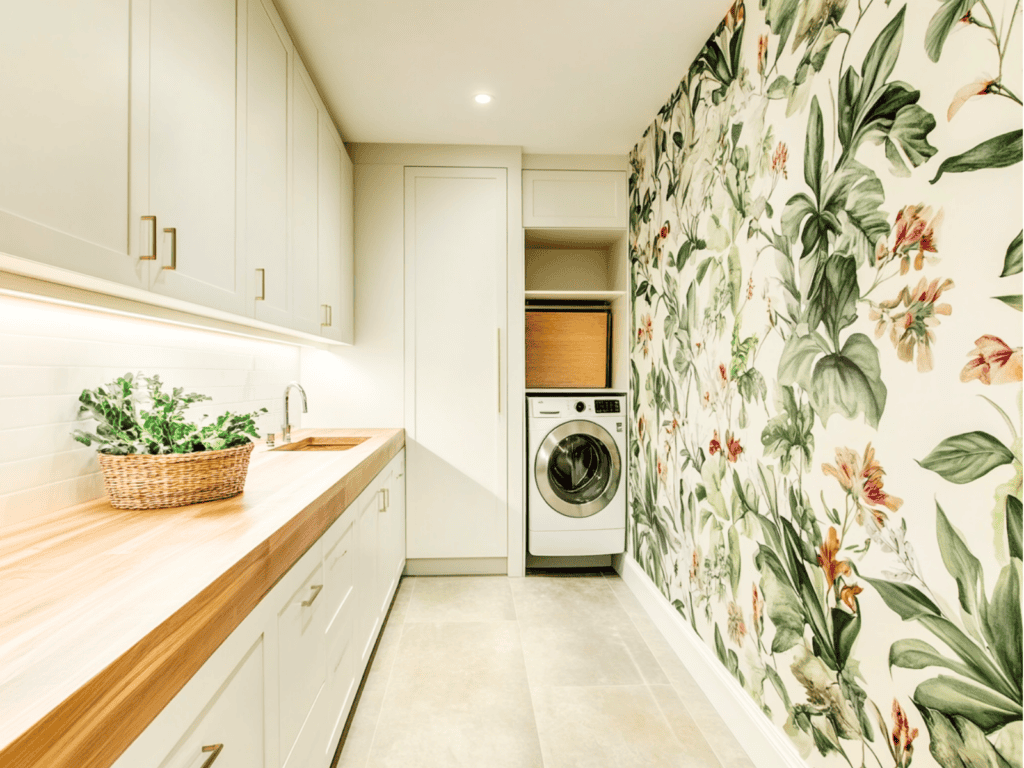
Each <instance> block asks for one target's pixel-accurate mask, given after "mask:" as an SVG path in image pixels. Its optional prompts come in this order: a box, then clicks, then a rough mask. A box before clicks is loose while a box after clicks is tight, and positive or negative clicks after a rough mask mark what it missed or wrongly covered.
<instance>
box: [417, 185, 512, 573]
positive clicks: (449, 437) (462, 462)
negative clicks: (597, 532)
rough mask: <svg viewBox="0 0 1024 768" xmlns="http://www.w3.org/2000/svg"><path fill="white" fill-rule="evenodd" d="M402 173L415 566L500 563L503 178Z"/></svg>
mask: <svg viewBox="0 0 1024 768" xmlns="http://www.w3.org/2000/svg"><path fill="white" fill-rule="evenodd" d="M405 174H406V176H405V179H406V190H405V257H406V340H407V341H406V370H407V371H408V372H409V373H408V374H407V376H406V380H407V382H410V385H411V386H410V389H409V390H407V400H406V402H407V407H406V414H407V416H406V418H407V423H406V430H407V438H406V440H407V441H406V449H407V450H406V460H407V468H408V471H407V479H408V499H409V500H410V503H409V506H408V512H407V531H408V555H409V557H412V558H445V557H450V558H455V557H460V558H461V557H505V556H506V554H507V551H506V538H507V528H508V526H507V514H506V504H505V496H506V484H507V466H506V462H505V453H506V446H505V413H506V412H507V410H508V408H507V403H506V402H505V400H506V397H505V394H504V392H503V391H502V389H503V376H502V373H503V372H504V371H505V370H507V366H506V365H505V364H504V362H502V360H500V359H499V358H504V357H505V356H506V355H505V346H506V345H505V344H504V343H503V340H504V337H505V334H504V326H505V308H506V296H505V285H506V281H505V264H506V253H507V240H506V231H507V230H506V189H507V186H506V171H505V170H503V169H479V168H406V169H405ZM499 333H501V336H502V337H503V338H502V342H499ZM410 340H411V343H410Z"/></svg>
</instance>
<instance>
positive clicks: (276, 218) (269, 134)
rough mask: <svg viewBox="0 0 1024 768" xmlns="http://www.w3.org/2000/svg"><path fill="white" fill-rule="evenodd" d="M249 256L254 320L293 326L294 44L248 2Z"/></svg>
mask: <svg viewBox="0 0 1024 768" xmlns="http://www.w3.org/2000/svg"><path fill="white" fill-rule="evenodd" d="M247 2H248V18H247V23H246V28H247V30H246V32H247V34H246V44H247V51H246V137H245V141H246V160H245V164H246V169H245V175H246V183H245V199H246V232H245V241H246V250H247V253H248V257H247V261H248V264H249V268H250V275H249V278H250V279H251V280H252V281H253V286H254V290H253V292H252V295H253V296H254V297H255V299H256V301H255V313H254V314H255V317H256V319H258V320H263V321H264V322H267V323H274V324H275V325H284V326H291V324H292V312H291V290H290V288H289V285H288V277H289V275H288V95H289V94H288V62H289V57H290V56H291V43H290V42H289V39H288V34H287V32H286V31H285V29H284V25H283V24H281V21H280V19H279V18H278V16H277V11H276V10H274V7H273V5H272V4H271V3H270V2H269V0H266V2H265V0H247Z"/></svg>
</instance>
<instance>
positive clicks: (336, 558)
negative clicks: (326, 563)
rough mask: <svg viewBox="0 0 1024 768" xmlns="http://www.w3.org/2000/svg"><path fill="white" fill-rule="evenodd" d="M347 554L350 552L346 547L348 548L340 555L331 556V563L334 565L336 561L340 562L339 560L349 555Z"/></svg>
mask: <svg viewBox="0 0 1024 768" xmlns="http://www.w3.org/2000/svg"><path fill="white" fill-rule="evenodd" d="M347 554H348V550H347V549H346V550H345V551H344V552H342V553H341V554H340V555H338V556H337V557H332V558H331V565H334V564H335V563H336V562H338V561H339V560H343V559H344V558H345V555H347Z"/></svg>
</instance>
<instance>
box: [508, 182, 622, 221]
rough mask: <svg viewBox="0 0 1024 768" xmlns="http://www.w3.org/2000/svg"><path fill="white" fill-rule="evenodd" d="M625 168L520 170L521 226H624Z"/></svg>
mask: <svg viewBox="0 0 1024 768" xmlns="http://www.w3.org/2000/svg"><path fill="white" fill-rule="evenodd" d="M628 224H629V215H628V203H627V190H626V173H625V171H523V226H524V227H526V228H527V229H529V228H531V227H567V228H576V227H579V228H588V229H605V228H609V229H625V228H626V227H627V226H628Z"/></svg>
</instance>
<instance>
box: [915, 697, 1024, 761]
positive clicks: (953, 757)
mask: <svg viewBox="0 0 1024 768" xmlns="http://www.w3.org/2000/svg"><path fill="white" fill-rule="evenodd" d="M914 705H915V706H916V707H917V709H918V711H919V712H920V713H921V717H922V718H923V719H924V723H925V726H926V727H927V728H928V749H929V751H930V752H931V753H932V757H934V758H935V762H936V763H938V764H939V765H940V766H943V768H1011V766H1010V764H1009V763H1008V762H1007V761H1006V760H1005V759H1004V758H1003V757H1002V755H1000V754H999V752H997V751H996V749H995V748H994V747H993V746H992V742H990V741H989V740H988V739H987V738H985V733H984V731H982V730H981V729H980V728H979V727H978V726H977V725H975V724H974V723H972V722H971V721H970V720H967V719H965V718H963V717H959V716H957V715H953V716H950V715H946V714H943V713H942V712H939V711H936V710H933V709H928V708H927V707H923V706H921V705H920V704H919V703H918V702H916V701H915V702H914Z"/></svg>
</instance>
